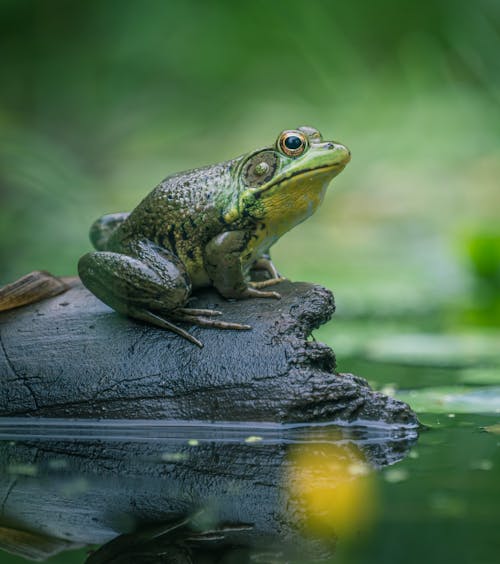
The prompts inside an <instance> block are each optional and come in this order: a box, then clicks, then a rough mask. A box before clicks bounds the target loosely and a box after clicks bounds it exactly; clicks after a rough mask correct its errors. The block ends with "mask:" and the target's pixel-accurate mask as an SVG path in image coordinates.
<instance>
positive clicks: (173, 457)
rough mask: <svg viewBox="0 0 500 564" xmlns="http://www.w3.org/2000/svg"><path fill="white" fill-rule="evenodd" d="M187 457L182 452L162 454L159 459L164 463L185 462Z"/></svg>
mask: <svg viewBox="0 0 500 564" xmlns="http://www.w3.org/2000/svg"><path fill="white" fill-rule="evenodd" d="M186 458H187V455H186V454H184V453H182V452H164V453H163V454H162V455H161V459H162V460H164V461H165V462H180V461H181V460H185V459H186Z"/></svg>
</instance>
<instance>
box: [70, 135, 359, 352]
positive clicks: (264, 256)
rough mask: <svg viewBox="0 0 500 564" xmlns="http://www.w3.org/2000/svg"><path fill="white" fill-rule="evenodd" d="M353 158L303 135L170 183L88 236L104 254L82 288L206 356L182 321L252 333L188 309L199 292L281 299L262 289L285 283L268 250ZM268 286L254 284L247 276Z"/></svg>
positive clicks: (90, 259)
mask: <svg viewBox="0 0 500 564" xmlns="http://www.w3.org/2000/svg"><path fill="white" fill-rule="evenodd" d="M349 160H350V152H349V150H348V149H347V148H346V147H344V146H343V145H340V144H339V143H336V142H333V141H323V138H322V136H321V134H320V133H319V131H317V130H316V129H314V128H312V127H299V128H298V129H296V130H286V131H284V132H282V133H281V134H280V135H279V137H278V139H277V141H276V143H275V144H274V145H272V146H270V147H265V148H263V149H258V150H257V151H254V152H252V153H249V154H246V155H242V156H240V157H237V158H236V159H233V160H230V161H227V162H223V163H220V164H215V165H210V166H206V167H203V168H198V169H194V170H189V171H186V172H181V173H177V174H173V175H172V176H169V177H167V178H166V179H165V180H163V181H162V182H161V183H160V184H159V185H158V186H157V187H156V188H155V189H154V190H153V191H152V192H151V193H150V194H149V195H148V196H146V198H145V199H144V200H143V201H142V202H141V203H140V204H139V205H138V206H137V207H136V208H135V209H134V210H133V211H132V212H131V213H130V214H128V213H119V214H111V215H105V216H103V217H102V218H100V219H98V220H97V221H96V222H95V223H94V224H93V226H92V228H91V230H90V238H91V241H92V243H93V244H94V247H95V248H96V249H97V252H92V253H87V254H86V255H84V256H83V257H82V258H81V259H80V261H79V264H78V271H79V274H80V278H81V279H82V281H83V283H84V284H85V286H86V287H87V288H88V289H89V290H90V291H91V292H93V293H94V294H95V295H96V296H97V297H98V298H99V299H101V300H102V301H103V302H105V303H106V304H108V305H109V306H110V307H112V308H113V309H115V310H116V311H118V312H120V313H122V314H125V315H129V316H131V317H134V318H136V319H140V320H143V321H147V322H150V323H153V324H154V325H157V326H159V327H163V328H165V329H169V330H171V331H174V332H175V333H177V334H179V335H181V336H183V337H185V338H187V339H189V340H190V341H191V342H193V343H195V344H197V345H199V346H202V345H201V343H200V341H198V339H196V338H195V337H193V336H192V335H191V334H189V333H188V332H187V331H185V330H184V329H181V328H180V327H178V326H177V325H175V324H174V322H176V321H180V322H186V323H190V324H197V325H201V326H204V327H216V328H221V329H250V327H249V326H248V325H242V324H239V323H229V322H225V321H221V320H219V319H216V318H217V316H219V315H220V312H218V311H213V310H202V309H194V308H189V307H186V305H187V303H188V300H189V297H190V295H191V293H192V291H193V290H195V289H197V288H201V287H205V286H210V285H213V286H215V288H217V290H218V291H219V293H220V294H221V295H222V296H224V297H225V298H234V299H245V298H279V297H280V295H279V294H278V293H277V292H274V291H268V290H263V289H262V288H264V287H267V286H271V285H273V284H277V283H279V282H280V281H281V280H282V278H281V277H280V276H279V274H278V272H277V270H276V268H275V267H274V265H273V263H272V262H271V260H270V258H269V249H270V247H271V246H272V245H273V244H274V243H275V242H276V241H277V240H278V239H279V238H280V237H281V236H282V235H283V234H284V233H286V232H287V231H288V230H289V229H291V228H292V227H294V226H295V225H298V224H299V223H301V222H302V221H304V220H305V219H307V218H308V217H309V216H310V215H312V214H313V213H314V211H315V210H316V209H317V208H318V207H319V205H320V204H321V202H322V200H323V196H324V194H325V191H326V188H327V186H328V184H329V183H330V181H331V180H332V178H333V177H334V176H336V175H337V174H339V172H341V171H342V169H343V168H344V167H345V165H346V164H347V163H348V162H349ZM257 269H263V270H267V272H268V273H269V275H270V279H269V280H266V281H264V282H252V281H251V278H250V271H251V270H257Z"/></svg>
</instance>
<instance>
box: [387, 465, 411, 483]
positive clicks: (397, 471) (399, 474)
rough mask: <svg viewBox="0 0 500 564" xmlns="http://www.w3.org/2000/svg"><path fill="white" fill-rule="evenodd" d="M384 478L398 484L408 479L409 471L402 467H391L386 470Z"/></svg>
mask: <svg viewBox="0 0 500 564" xmlns="http://www.w3.org/2000/svg"><path fill="white" fill-rule="evenodd" d="M384 479H385V481H386V482H389V484H398V483H399V482H404V481H405V480H407V479H408V472H407V471H406V470H403V469H402V468H391V469H390V470H387V471H386V472H384Z"/></svg>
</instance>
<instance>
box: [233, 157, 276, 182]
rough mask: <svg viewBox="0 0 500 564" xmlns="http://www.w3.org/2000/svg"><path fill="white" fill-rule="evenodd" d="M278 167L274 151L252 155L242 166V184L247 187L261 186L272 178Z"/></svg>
mask: <svg viewBox="0 0 500 564" xmlns="http://www.w3.org/2000/svg"><path fill="white" fill-rule="evenodd" d="M277 166H278V155H277V154H276V153H275V151H260V152H259V153H255V154H254V155H252V156H251V157H250V158H249V159H248V161H247V162H246V163H245V164H244V165H243V174H242V178H243V182H244V183H245V184H246V185H247V186H261V185H262V184H265V183H266V182H267V181H269V180H271V178H272V177H273V176H274V173H275V171H276V168H277Z"/></svg>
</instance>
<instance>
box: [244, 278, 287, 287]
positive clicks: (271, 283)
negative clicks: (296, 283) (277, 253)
mask: <svg viewBox="0 0 500 564" xmlns="http://www.w3.org/2000/svg"><path fill="white" fill-rule="evenodd" d="M283 280H286V278H282V277H281V276H277V277H276V278H269V280H262V281H261V282H249V284H248V285H249V286H251V287H252V288H267V286H274V285H275V284H279V283H280V282H283Z"/></svg>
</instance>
